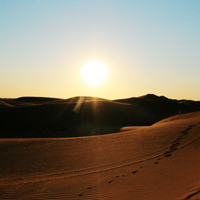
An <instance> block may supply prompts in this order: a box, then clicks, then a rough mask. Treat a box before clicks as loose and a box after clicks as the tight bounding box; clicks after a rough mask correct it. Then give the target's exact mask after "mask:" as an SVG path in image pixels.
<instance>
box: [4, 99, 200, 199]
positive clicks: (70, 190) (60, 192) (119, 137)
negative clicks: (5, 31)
mask: <svg viewBox="0 0 200 200" xmlns="http://www.w3.org/2000/svg"><path fill="white" fill-rule="evenodd" d="M150 97H151V98H150ZM152 97H153V99H152ZM142 98H143V100H144V98H146V100H145V101H147V102H148V101H151V105H152V102H154V103H153V104H156V103H155V102H157V101H158V99H159V103H158V104H162V103H161V102H163V101H164V102H163V103H164V104H165V101H166V99H164V100H163V98H162V97H158V96H155V95H145V96H143V97H142ZM160 98H161V99H162V100H161V99H160ZM138 99H141V98H138ZM155 99H156V100H155ZM2 101H3V100H2ZM4 101H5V100H4ZM32 101H33V100H31V102H30V101H29V104H31V105H27V104H28V103H27V102H26V107H30V106H31V107H32V106H37V105H33V102H32ZM55 101H57V100H55ZM95 101H98V102H99V99H98V100H97V99H96V100H95ZM101 101H102V100H101ZM104 101H105V100H104ZM167 101H171V100H170V99H167ZM173 101H174V100H173ZM11 102H12V103H11ZM13 102H14V100H12V101H11V100H10V101H9V103H10V105H12V106H9V109H10V108H12V109H13V107H14V106H22V107H24V106H25V105H24V103H23V105H22V103H21V102H20V105H19V104H18V105H17V104H14V103H13ZM66 102H67V101H66V100H65V103H66ZM121 102H122V101H121ZM184 102H186V100H185V101H184ZM43 103H44V102H43ZM123 103H125V102H123ZM126 103H127V102H126ZM7 104H8V101H7ZM7 104H6V105H5V104H3V105H4V106H8V105H7ZM40 104H41V101H40ZM46 104H50V105H53V104H52V101H51V102H50V103H46ZM146 104H148V103H146ZM192 104H197V105H198V104H199V103H198V102H192ZM105 105H106V104H105ZM117 105H118V104H117ZM120 106H121V104H120ZM173 106H174V105H173ZM192 107H193V108H194V107H195V106H194V105H193V106H192ZM197 107H198V106H197ZM197 107H195V108H197ZM114 108H115V107H114ZM114 108H112V109H114ZM187 108H188V107H187ZM2 109H3V113H4V114H5V113H6V111H5V108H2ZM1 111H2V110H1ZM66 112H68V111H66ZM99 112H101V111H99ZM102 112H104V110H103V109H102ZM168 112H169V111H168ZM1 113H2V112H1ZM79 114H80V113H79ZM158 114H159V113H158ZM64 116H65V115H64ZM113 117H114V116H113ZM1 119H2V118H1ZM31 120H32V119H31ZM111 122H112V120H111ZM4 123H5V121H4ZM104 123H105V121H104ZM123 123H124V122H123ZM11 124H12V123H11ZM105 124H106V125H108V124H107V123H105ZM95 125H96V124H95ZM101 125H102V124H101ZM111 125H114V124H111ZM1 126H2V125H1ZM117 127H118V126H117ZM120 127H121V126H120ZM40 128H41V127H40ZM45 130H47V127H46V129H45ZM94 130H95V129H94ZM109 130H111V129H109ZM109 130H107V131H109ZM199 130H200V112H199V111H197V110H196V111H193V112H187V113H177V114H174V115H172V116H169V117H166V118H163V119H161V120H159V121H157V122H155V123H153V124H151V125H144V126H142V125H140V126H138V125H135V126H131V124H129V126H128V124H127V126H124V127H123V128H120V130H119V131H118V132H111V133H110V134H108V133H107V134H103V133H101V134H99V135H90V136H89V135H88V136H79V135H76V133H75V136H74V137H64V136H63V135H62V136H60V137H56V132H57V131H55V133H54V135H53V137H32V136H33V135H32V134H35V132H36V131H28V132H27V133H29V134H31V135H30V136H26V138H25V137H24V138H22V137H19V135H18V136H17V137H16V138H13V134H12V137H10V138H9V135H8V137H5V135H3V137H2V136H1V137H2V138H1V140H0V154H1V157H0V160H1V161H0V163H1V165H0V174H1V175H0V188H1V189H0V191H1V193H0V197H1V199H74V200H75V199H154V200H155V199H157V200H159V199H163V200H165V199H166V200H168V199H180V200H181V199H182V200H184V199H198V198H200V196H199V195H200V183H199V180H200V172H199V167H200V162H199V159H198V158H199V156H200V145H199V143H200V135H199V134H200V132H199ZM18 132H19V130H18ZM18 132H17V133H18ZM43 132H44V130H43V131H42V130H41V133H43ZM47 132H48V131H47ZM51 132H52V131H51ZM6 133H7V134H9V133H10V130H9V131H7V132H6ZM24 133H25V132H24V131H23V134H24ZM36 136H37V135H36Z"/></svg>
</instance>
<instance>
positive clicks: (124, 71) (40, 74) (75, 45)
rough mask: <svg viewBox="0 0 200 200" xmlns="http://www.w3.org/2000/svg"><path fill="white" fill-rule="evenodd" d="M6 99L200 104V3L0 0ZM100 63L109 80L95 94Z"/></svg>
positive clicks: (0, 72) (1, 81) (1, 83)
mask: <svg viewBox="0 0 200 200" xmlns="http://www.w3.org/2000/svg"><path fill="white" fill-rule="evenodd" d="M0 29H1V31H0V91H1V97H2V98H5V97H6V98H11V97H19V96H50V97H60V98H68V97H72V96H79V95H95V96H98V97H102V98H108V99H115V98H126V97H132V96H140V95H143V94H146V93H155V94H157V95H165V96H167V97H169V98H178V99H183V98H187V99H194V100H200V95H199V93H198V91H199V88H200V56H199V55H200V37H199V36H200V1H197V0H196V1H195V0H193V1H189V0H188V1H186V0H173V1H172V0H171V1H170V0H168V1H165V0H160V1H156V0H154V1H149V0H148V1H142V0H141V1H136V0H123V1H122V0H64V1H61V0H58V1H53V0H52V1H51V0H48V1H47V0H42V1H37V0H34V1H31V0H26V1H25V0H20V1H14V0H9V1H4V0H0ZM94 58H96V59H97V60H99V61H101V62H103V63H105V64H106V65H107V66H108V69H109V74H110V75H109V79H108V81H107V82H105V83H104V84H103V85H102V86H99V87H98V88H95V89H94V88H92V87H90V86H88V85H86V84H85V83H84V82H83V81H82V79H81V76H80V70H81V67H82V66H83V65H84V64H85V63H86V62H89V61H90V60H93V59H94Z"/></svg>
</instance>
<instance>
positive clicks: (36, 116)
mask: <svg viewBox="0 0 200 200" xmlns="http://www.w3.org/2000/svg"><path fill="white" fill-rule="evenodd" d="M198 110H200V102H198V101H191V100H174V99H168V98H166V97H164V96H160V97H159V96H156V95H154V94H147V95H144V96H141V97H137V98H136V97H133V98H128V99H117V100H112V101H111V100H107V99H102V98H96V97H83V96H82V97H73V98H69V99H58V98H47V97H21V98H17V99H0V132H1V134H0V137H5V138H7V137H8V138H11V137H16V138H18V137H25V138H34V137H77V136H89V135H99V134H106V133H113V132H117V131H119V130H120V128H122V127H124V126H146V125H152V124H154V123H156V122H158V121H160V120H162V119H164V118H167V117H170V116H174V115H178V114H181V113H188V112H194V111H198Z"/></svg>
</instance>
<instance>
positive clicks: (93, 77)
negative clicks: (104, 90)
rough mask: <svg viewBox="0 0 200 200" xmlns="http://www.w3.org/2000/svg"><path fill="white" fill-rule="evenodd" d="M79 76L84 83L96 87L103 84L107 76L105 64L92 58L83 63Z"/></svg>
mask: <svg viewBox="0 0 200 200" xmlns="http://www.w3.org/2000/svg"><path fill="white" fill-rule="evenodd" d="M81 76H82V78H83V80H84V82H85V83H87V84H88V85H90V86H93V87H96V86H99V85H101V84H103V83H104V82H105V81H106V80H107V78H108V68H107V66H106V65H105V64H103V63H101V62H99V61H97V60H93V61H90V62H88V63H86V64H85V65H83V67H82V70H81Z"/></svg>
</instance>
